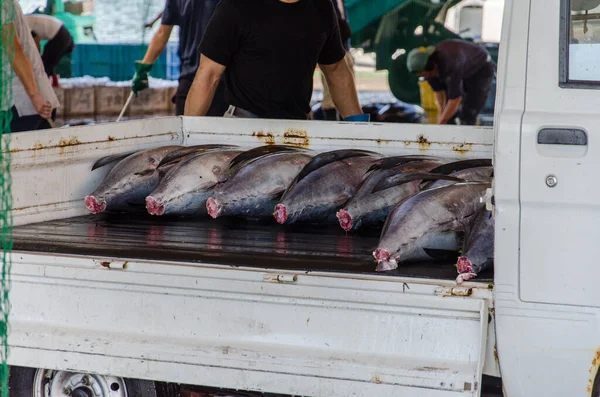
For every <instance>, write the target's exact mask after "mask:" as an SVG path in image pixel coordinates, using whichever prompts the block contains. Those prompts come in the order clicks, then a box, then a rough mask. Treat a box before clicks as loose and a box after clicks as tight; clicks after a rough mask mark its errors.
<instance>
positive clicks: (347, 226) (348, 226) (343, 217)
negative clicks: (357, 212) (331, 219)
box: [335, 210, 352, 232]
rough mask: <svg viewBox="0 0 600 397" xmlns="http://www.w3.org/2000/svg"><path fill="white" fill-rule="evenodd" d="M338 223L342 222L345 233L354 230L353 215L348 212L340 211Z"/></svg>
mask: <svg viewBox="0 0 600 397" xmlns="http://www.w3.org/2000/svg"><path fill="white" fill-rule="evenodd" d="M335 216H337V218H338V221H339V222H340V226H341V228H342V229H344V230H345V231H347V232H349V231H350V230H352V215H350V213H349V212H348V211H346V210H339V211H338V212H337V214H335Z"/></svg>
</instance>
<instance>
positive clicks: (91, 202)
mask: <svg viewBox="0 0 600 397" xmlns="http://www.w3.org/2000/svg"><path fill="white" fill-rule="evenodd" d="M85 206H86V207H87V209H88V210H89V211H90V212H91V213H92V214H99V213H101V212H104V210H106V201H104V200H102V201H99V200H98V199H97V198H96V197H94V196H86V197H85Z"/></svg>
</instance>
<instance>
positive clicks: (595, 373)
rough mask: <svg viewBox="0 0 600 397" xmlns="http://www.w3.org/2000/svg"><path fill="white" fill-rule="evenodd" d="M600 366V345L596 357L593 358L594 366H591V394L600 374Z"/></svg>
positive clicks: (589, 381) (589, 386) (589, 384)
mask: <svg viewBox="0 0 600 397" xmlns="http://www.w3.org/2000/svg"><path fill="white" fill-rule="evenodd" d="M599 366H600V347H599V348H598V349H596V352H595V353H594V358H593V359H592V366H591V367H590V370H589V371H590V377H589V379H588V385H587V392H588V394H589V395H590V396H591V395H592V391H593V390H594V382H595V380H596V377H597V376H598V367H599Z"/></svg>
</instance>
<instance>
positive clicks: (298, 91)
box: [200, 0, 345, 119]
mask: <svg viewBox="0 0 600 397" xmlns="http://www.w3.org/2000/svg"><path fill="white" fill-rule="evenodd" d="M200 51H201V52H202V54H203V55H204V56H206V57H208V58H210V59H212V60H213V61H215V62H217V63H219V64H221V65H224V66H225V67H226V70H225V82H226V86H227V102H228V103H229V104H231V105H234V106H238V107H240V108H242V109H245V110H248V111H250V112H252V113H254V114H256V115H258V116H259V117H263V118H282V119H283V118H285V119H306V118H307V115H308V113H309V112H310V99H311V96H312V90H313V73H314V70H315V66H316V64H317V63H320V64H324V65H330V64H334V63H336V62H339V61H340V60H342V59H343V58H344V55H345V51H344V47H343V46H342V41H341V38H340V32H339V26H338V22H337V16H336V14H335V11H334V9H333V5H332V3H331V1H329V0H300V1H298V2H296V3H283V2H281V1H279V0H253V1H248V0H221V2H220V4H219V5H218V6H217V9H216V10H215V13H214V15H213V18H212V19H211V21H210V23H209V25H208V27H207V29H206V32H205V34H204V38H203V39H202V43H201V45H200Z"/></svg>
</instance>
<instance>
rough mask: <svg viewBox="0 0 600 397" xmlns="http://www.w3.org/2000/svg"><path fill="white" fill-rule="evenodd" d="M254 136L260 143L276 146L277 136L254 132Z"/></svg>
mask: <svg viewBox="0 0 600 397" xmlns="http://www.w3.org/2000/svg"><path fill="white" fill-rule="evenodd" d="M252 136H255V137H257V138H258V139H259V140H260V141H263V142H264V143H265V145H274V144H275V136H274V135H273V134H272V133H271V132H263V131H258V132H253V133H252Z"/></svg>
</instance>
